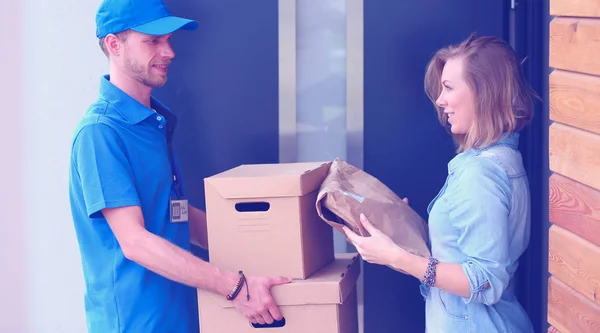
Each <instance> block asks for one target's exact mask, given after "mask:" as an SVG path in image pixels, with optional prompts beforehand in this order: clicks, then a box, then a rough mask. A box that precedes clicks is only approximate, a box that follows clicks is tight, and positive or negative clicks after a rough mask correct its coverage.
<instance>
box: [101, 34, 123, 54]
mask: <svg viewBox="0 0 600 333" xmlns="http://www.w3.org/2000/svg"><path fill="white" fill-rule="evenodd" d="M104 44H105V46H106V50H107V51H108V54H109V55H111V56H118V55H120V54H121V52H122V48H123V43H122V42H121V39H120V38H119V37H117V35H114V34H108V35H106V37H105V38H104Z"/></svg>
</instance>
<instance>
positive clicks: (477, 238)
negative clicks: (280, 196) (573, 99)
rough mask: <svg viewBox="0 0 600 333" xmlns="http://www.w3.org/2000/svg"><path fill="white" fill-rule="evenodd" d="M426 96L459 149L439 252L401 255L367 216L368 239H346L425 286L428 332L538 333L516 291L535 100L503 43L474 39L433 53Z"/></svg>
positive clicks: (442, 197) (435, 234)
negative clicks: (525, 140) (524, 152)
mask: <svg viewBox="0 0 600 333" xmlns="http://www.w3.org/2000/svg"><path fill="white" fill-rule="evenodd" d="M425 90H426V92H427V95H428V96H429V98H430V99H431V100H432V102H433V103H434V104H435V107H436V109H437V114H438V117H439V120H440V122H441V124H442V125H443V126H446V127H448V129H449V131H450V133H451V136H452V137H453V139H454V141H455V143H456V145H457V155H456V156H455V157H454V158H453V159H452V160H451V161H450V162H449V164H448V177H447V179H446V182H445V184H444V185H443V187H442V188H441V190H440V191H439V193H438V195H437V196H436V197H435V198H434V199H433V200H432V201H431V203H430V204H429V206H428V209H427V212H428V214H429V220H428V223H429V233H430V240H431V252H432V256H431V257H430V258H423V257H419V256H416V255H413V254H411V253H409V252H407V251H405V250H403V249H401V248H400V247H398V246H396V245H395V244H394V243H393V242H392V241H391V240H390V239H389V238H388V237H387V236H385V235H384V234H382V233H381V232H379V231H378V230H376V229H375V228H374V227H373V226H372V224H371V223H370V222H369V221H368V220H367V219H366V218H365V217H364V216H361V219H362V222H363V224H364V226H365V228H366V229H367V230H368V231H369V233H370V234H371V236H370V237H360V236H358V235H357V234H355V233H353V232H352V231H350V230H349V229H347V228H346V229H345V232H346V235H347V237H348V239H349V240H350V242H352V243H353V244H354V245H355V247H356V248H357V250H358V251H359V252H360V254H361V256H362V258H363V259H364V260H366V261H368V262H370V263H374V264H381V265H389V266H390V267H393V268H395V269H398V270H402V271H404V272H407V273H408V274H410V275H412V276H414V277H416V278H418V279H419V280H420V281H421V293H422V295H423V297H424V298H425V300H426V302H425V304H426V305H425V307H426V309H425V313H426V330H427V332H484V333H492V332H532V331H533V328H532V325H531V322H530V319H529V318H528V316H527V314H526V313H525V311H524V309H523V308H522V306H521V305H520V304H519V302H518V300H517V298H516V296H515V294H514V292H513V288H512V286H513V279H514V274H515V271H516V269H517V266H518V261H519V258H520V256H521V255H522V254H523V252H524V251H525V250H526V248H527V246H528V244H529V234H530V198H529V184H528V179H527V176H526V174H525V169H524V166H523V162H522V158H521V154H520V152H519V150H518V142H519V131H520V130H521V129H523V127H524V126H525V125H527V124H528V123H529V121H530V120H531V118H532V115H533V98H534V97H536V95H535V93H534V92H533V91H532V90H531V89H530V87H529V85H528V84H527V82H526V79H525V77H524V74H523V72H522V70H521V67H520V62H519V61H518V59H517V56H516V55H515V52H514V51H513V49H512V48H511V47H510V46H509V45H508V44H507V43H506V42H504V41H502V40H501V39H499V38H496V37H476V36H474V35H473V36H471V37H469V38H468V39H467V40H465V41H464V42H462V43H460V44H458V45H451V46H448V47H446V48H443V49H441V50H439V51H438V52H437V53H436V54H435V56H434V57H433V58H432V59H431V61H430V62H429V65H428V67H427V72H426V75H425Z"/></svg>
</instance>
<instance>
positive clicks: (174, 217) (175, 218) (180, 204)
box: [170, 200, 188, 222]
mask: <svg viewBox="0 0 600 333" xmlns="http://www.w3.org/2000/svg"><path fill="white" fill-rule="evenodd" d="M170 206H171V222H187V221H188V201H187V200H171V204H170Z"/></svg>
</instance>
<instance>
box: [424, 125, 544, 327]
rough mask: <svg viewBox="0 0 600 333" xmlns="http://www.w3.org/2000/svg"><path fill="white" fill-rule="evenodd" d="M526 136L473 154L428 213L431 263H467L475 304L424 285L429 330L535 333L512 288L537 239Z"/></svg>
mask: <svg viewBox="0 0 600 333" xmlns="http://www.w3.org/2000/svg"><path fill="white" fill-rule="evenodd" d="M518 142H519V134H518V133H512V134H510V135H505V136H503V138H502V139H501V140H499V141H497V142H496V143H495V144H493V145H492V146H490V147H487V148H484V149H475V148H474V149H469V150H467V151H465V152H462V153H459V154H458V155H456V156H455V157H454V158H453V159H452V160H451V161H450V163H449V164H448V177H447V179H446V182H445V184H444V186H443V187H442V189H441V190H440V192H439V194H438V195H437V196H436V197H435V198H434V199H433V201H432V202H431V203H430V204H429V206H428V208H427V212H428V213H429V234H430V240H431V252H432V256H433V257H435V258H437V259H438V260H439V261H440V262H443V263H455V264H460V265H461V266H462V269H463V271H464V273H465V275H466V277H467V279H468V281H469V284H470V286H471V295H470V297H462V296H458V295H455V294H451V293H449V292H447V291H444V290H441V289H439V288H436V287H432V288H430V287H427V286H425V285H421V294H422V295H423V296H424V297H425V300H426V331H427V332H429V333H437V332H444V333H445V332H461V333H466V332H484V333H492V332H503V333H505V332H533V328H532V326H531V322H530V319H529V318H528V316H527V314H526V313H525V311H524V310H523V308H522V307H521V305H520V304H519V303H518V301H517V298H516V296H515V294H514V292H513V288H512V281H513V277H514V273H515V270H516V269H517V266H518V259H519V257H520V256H521V254H523V252H524V251H525V250H526V248H527V246H528V243H529V233H530V198H529V184H528V179H527V176H526V174H525V169H524V167H523V162H522V158H521V154H520V152H519V151H518Z"/></svg>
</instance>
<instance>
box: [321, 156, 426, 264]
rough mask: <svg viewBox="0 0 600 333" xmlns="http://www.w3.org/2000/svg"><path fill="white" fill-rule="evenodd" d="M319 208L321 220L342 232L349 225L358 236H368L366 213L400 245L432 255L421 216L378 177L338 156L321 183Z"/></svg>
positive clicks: (372, 221) (369, 218) (372, 222)
mask: <svg viewBox="0 0 600 333" xmlns="http://www.w3.org/2000/svg"><path fill="white" fill-rule="evenodd" d="M316 207H317V212H318V214H319V216H320V217H321V219H323V221H325V222H326V223H328V224H329V225H331V226H332V227H334V228H335V229H337V230H339V231H340V232H341V233H344V231H343V230H342V225H346V226H347V227H349V228H350V229H351V230H352V231H354V232H355V233H356V234H358V235H361V236H369V233H368V232H367V231H366V230H365V229H364V227H363V226H362V224H361V223H360V213H363V214H365V216H366V217H367V219H368V220H369V221H370V222H371V224H373V226H374V227H376V228H377V229H379V230H381V232H383V233H384V234H386V235H387V236H388V237H390V238H391V239H392V240H393V241H394V243H396V244H397V245H398V246H400V247H401V248H403V249H405V250H407V251H409V252H411V253H414V254H416V255H419V256H422V257H428V256H429V255H430V251H429V248H428V243H429V236H428V230H427V224H426V223H425V221H424V220H423V219H422V218H421V216H420V215H419V214H417V212H415V211H414V210H413V209H412V208H410V206H409V205H407V204H406V203H405V202H404V201H402V199H400V198H399V197H398V196H397V195H396V194H395V193H394V192H393V191H392V190H390V189H389V188H388V187H387V186H386V185H384V184H383V183H382V182H381V181H379V180H378V179H377V178H375V177H373V176H371V175H369V174H368V173H366V172H364V171H363V170H360V169H358V168H356V167H355V166H353V165H350V164H348V163H347V162H345V161H343V160H341V159H339V158H337V159H336V160H335V161H333V163H332V165H331V167H330V169H329V173H328V175H327V177H326V178H325V180H324V181H323V183H322V185H321V188H320V190H319V193H318V195H317V201H316Z"/></svg>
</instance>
